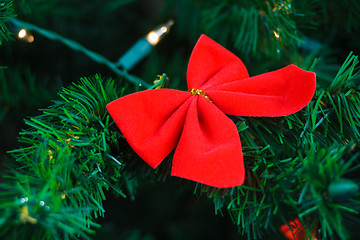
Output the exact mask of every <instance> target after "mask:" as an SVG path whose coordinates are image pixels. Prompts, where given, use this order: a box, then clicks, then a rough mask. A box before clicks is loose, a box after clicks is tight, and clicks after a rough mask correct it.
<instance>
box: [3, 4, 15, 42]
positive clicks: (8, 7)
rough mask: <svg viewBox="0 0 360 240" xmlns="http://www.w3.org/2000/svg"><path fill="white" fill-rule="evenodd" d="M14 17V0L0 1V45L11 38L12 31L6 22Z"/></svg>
mask: <svg viewBox="0 0 360 240" xmlns="http://www.w3.org/2000/svg"><path fill="white" fill-rule="evenodd" d="M13 17H15V11H14V6H13V1H12V0H3V1H0V45H2V43H3V42H4V41H8V40H10V39H11V32H10V31H9V30H8V28H7V26H6V24H5V22H6V21H7V20H9V19H10V18H13Z"/></svg>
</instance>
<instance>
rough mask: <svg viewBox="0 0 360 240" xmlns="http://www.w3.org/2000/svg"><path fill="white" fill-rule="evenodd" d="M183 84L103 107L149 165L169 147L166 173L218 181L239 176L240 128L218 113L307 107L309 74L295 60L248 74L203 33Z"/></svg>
mask: <svg viewBox="0 0 360 240" xmlns="http://www.w3.org/2000/svg"><path fill="white" fill-rule="evenodd" d="M187 83H188V89H189V91H187V92H185V91H179V90H173V89H154V90H147V91H142V92H137V93H133V94H130V95H127V96H125V97H122V98H120V99H117V100H115V101H113V102H111V103H110V104H108V105H107V109H108V111H109V113H110V115H111V116H112V118H113V119H114V120H115V121H116V124H117V126H118V127H119V129H120V130H121V132H122V133H123V135H124V137H125V138H126V140H127V141H128V142H129V144H130V146H131V147H132V148H133V149H134V150H135V152H136V153H137V154H139V156H140V157H141V158H143V159H144V160H145V161H146V162H147V163H148V164H149V165H150V166H151V167H152V168H156V167H157V166H158V165H159V164H160V163H161V161H162V160H163V159H164V158H165V157H166V156H167V155H168V154H169V153H170V152H171V151H172V150H173V149H174V148H175V147H176V151H175V154H174V157H173V162H172V169H171V175H172V176H178V177H182V178H186V179H190V180H193V181H197V182H200V183H203V184H206V185H210V186H214V187H221V188H228V187H234V186H237V185H241V184H242V183H243V182H244V178H245V169H244V163H243V156H242V150H241V144H240V138H239V134H238V131H237V128H236V126H235V124H234V123H233V122H232V121H231V120H230V119H229V118H228V117H226V115H225V114H230V115H240V116H273V117H276V116H284V115H288V114H292V113H295V112H297V111H299V110H300V109H301V108H303V107H304V106H306V104H307V103H308V102H309V101H310V100H311V98H312V96H313V94H314V92H315V87H316V82H315V74H314V73H312V72H307V71H304V70H302V69H300V68H298V67H296V66H295V65H290V66H287V67H285V68H282V69H280V70H277V71H274V72H269V73H265V74H261V75H258V76H255V77H251V78H250V77H249V75H248V72H247V70H246V68H245V66H244V64H243V63H242V62H241V60H240V59H238V58H237V57H236V56H235V55H234V54H232V53H231V52H229V51H228V50H226V49H225V48H223V47H222V46H220V45H219V44H218V43H216V42H214V41H213V40H211V39H210V38H208V37H207V36H205V35H202V36H201V37H200V39H199V40H198V42H197V44H196V46H195V48H194V50H193V52H192V54H191V57H190V61H189V66H188V70H187Z"/></svg>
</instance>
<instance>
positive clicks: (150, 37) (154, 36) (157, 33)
mask: <svg viewBox="0 0 360 240" xmlns="http://www.w3.org/2000/svg"><path fill="white" fill-rule="evenodd" d="M173 24H174V21H173V20H170V21H168V22H167V23H166V24H165V25H163V26H160V27H158V28H157V29H155V30H153V31H151V32H149V33H148V34H147V35H146V40H147V41H148V42H149V43H150V44H151V45H153V46H155V45H156V44H158V42H159V41H160V39H161V38H162V37H163V36H164V35H165V34H166V33H167V32H168V31H169V30H170V27H171V26H172V25H173Z"/></svg>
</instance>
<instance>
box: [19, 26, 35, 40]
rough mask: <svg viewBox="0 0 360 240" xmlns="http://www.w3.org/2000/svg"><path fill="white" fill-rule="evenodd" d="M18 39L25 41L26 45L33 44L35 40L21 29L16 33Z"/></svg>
mask: <svg viewBox="0 0 360 240" xmlns="http://www.w3.org/2000/svg"><path fill="white" fill-rule="evenodd" d="M18 38H20V39H24V40H26V41H27V42H28V43H32V42H34V40H35V38H34V36H33V35H31V34H29V33H28V32H27V31H26V29H24V28H23V29H21V30H20V31H19V33H18Z"/></svg>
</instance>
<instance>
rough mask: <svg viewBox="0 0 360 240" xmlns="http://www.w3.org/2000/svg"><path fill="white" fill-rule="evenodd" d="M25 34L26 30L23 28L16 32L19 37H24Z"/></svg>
mask: <svg viewBox="0 0 360 240" xmlns="http://www.w3.org/2000/svg"><path fill="white" fill-rule="evenodd" d="M26 35H27V32H26V30H25V29H21V30H20V31H19V33H18V37H19V38H24V37H26Z"/></svg>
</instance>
